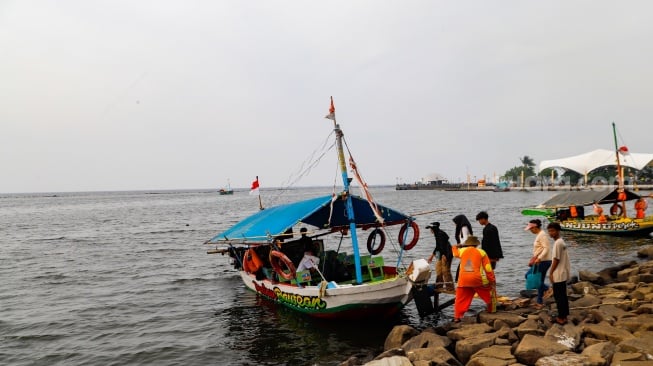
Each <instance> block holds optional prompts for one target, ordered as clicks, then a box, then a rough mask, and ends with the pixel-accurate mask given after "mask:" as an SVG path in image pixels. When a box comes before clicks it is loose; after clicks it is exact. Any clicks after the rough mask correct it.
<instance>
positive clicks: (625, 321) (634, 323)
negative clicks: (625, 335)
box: [615, 314, 653, 333]
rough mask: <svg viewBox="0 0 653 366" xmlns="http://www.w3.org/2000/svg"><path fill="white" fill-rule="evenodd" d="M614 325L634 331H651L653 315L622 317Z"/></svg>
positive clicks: (652, 329)
mask: <svg viewBox="0 0 653 366" xmlns="http://www.w3.org/2000/svg"><path fill="white" fill-rule="evenodd" d="M615 326H617V327H619V328H623V329H626V330H627V331H629V332H631V333H634V332H637V331H653V315H652V314H640V315H638V316H637V317H632V318H622V319H620V320H619V321H617V322H616V323H615Z"/></svg>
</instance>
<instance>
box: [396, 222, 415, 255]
mask: <svg viewBox="0 0 653 366" xmlns="http://www.w3.org/2000/svg"><path fill="white" fill-rule="evenodd" d="M409 226H410V227H411V228H412V229H413V240H411V241H410V243H408V244H405V243H404V237H405V234H406V230H408V227H409ZM418 240H419V226H417V223H416V222H415V221H411V222H407V223H405V224H403V225H401V229H399V245H401V247H402V248H404V249H405V250H411V249H413V247H415V245H417V241H418Z"/></svg>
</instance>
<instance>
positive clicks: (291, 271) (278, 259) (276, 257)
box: [270, 250, 297, 280]
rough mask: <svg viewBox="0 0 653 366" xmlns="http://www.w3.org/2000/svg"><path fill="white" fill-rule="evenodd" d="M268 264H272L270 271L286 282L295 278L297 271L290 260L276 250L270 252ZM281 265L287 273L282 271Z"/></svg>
mask: <svg viewBox="0 0 653 366" xmlns="http://www.w3.org/2000/svg"><path fill="white" fill-rule="evenodd" d="M270 264H272V269H274V271H275V272H277V274H278V275H279V276H281V277H282V278H284V279H286V280H292V279H293V278H295V277H296V276H297V269H296V268H295V265H294V264H293V263H292V261H291V260H290V258H288V257H287V256H286V255H285V254H283V253H281V252H280V251H278V250H272V251H270ZM282 264H283V265H284V266H285V267H286V270H287V271H284V270H283V268H282V266H281V265H282Z"/></svg>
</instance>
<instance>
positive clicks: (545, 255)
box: [524, 219, 552, 309]
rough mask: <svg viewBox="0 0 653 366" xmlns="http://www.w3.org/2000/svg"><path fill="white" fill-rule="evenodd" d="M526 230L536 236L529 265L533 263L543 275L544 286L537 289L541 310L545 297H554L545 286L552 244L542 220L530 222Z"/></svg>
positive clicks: (537, 306)
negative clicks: (543, 227)
mask: <svg viewBox="0 0 653 366" xmlns="http://www.w3.org/2000/svg"><path fill="white" fill-rule="evenodd" d="M524 230H525V231H530V232H531V233H533V234H535V241H534V242H533V257H532V258H531V260H530V261H529V265H530V264H531V263H532V265H534V266H537V270H538V272H539V273H540V274H541V275H542V284H541V285H540V287H539V288H538V289H537V304H535V307H536V308H537V309H541V308H542V307H543V306H544V297H549V296H551V295H552V291H549V287H548V286H547V285H545V284H544V280H545V279H546V272H547V271H548V270H549V267H551V242H550V241H549V236H548V235H547V234H546V233H545V232H544V230H542V220H540V219H535V220H531V221H529V222H528V225H526V227H525V228H524ZM545 292H546V293H547V294H546V296H545V295H544V293H545Z"/></svg>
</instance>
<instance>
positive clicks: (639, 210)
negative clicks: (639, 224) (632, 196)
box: [635, 200, 648, 219]
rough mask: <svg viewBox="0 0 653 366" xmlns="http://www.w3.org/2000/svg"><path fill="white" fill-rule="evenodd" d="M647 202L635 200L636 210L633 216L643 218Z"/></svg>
mask: <svg viewBox="0 0 653 366" xmlns="http://www.w3.org/2000/svg"><path fill="white" fill-rule="evenodd" d="M647 206H648V204H647V203H646V201H639V200H638V201H637V202H635V210H636V211H637V214H636V216H635V218H637V219H643V218H644V211H646V208H647Z"/></svg>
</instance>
